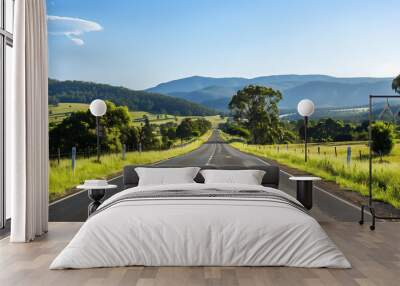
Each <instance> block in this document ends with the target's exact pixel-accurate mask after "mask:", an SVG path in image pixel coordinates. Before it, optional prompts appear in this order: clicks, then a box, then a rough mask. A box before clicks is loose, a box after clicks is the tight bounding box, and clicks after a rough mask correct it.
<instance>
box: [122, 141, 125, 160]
mask: <svg viewBox="0 0 400 286" xmlns="http://www.w3.org/2000/svg"><path fill="white" fill-rule="evenodd" d="M125 157H126V144H124V145H122V160H125Z"/></svg>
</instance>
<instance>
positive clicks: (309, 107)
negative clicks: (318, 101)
mask: <svg viewBox="0 0 400 286" xmlns="http://www.w3.org/2000/svg"><path fill="white" fill-rule="evenodd" d="M297 111H298V112H299V114H300V115H301V116H311V115H312V114H313V113H314V103H313V102H312V101H311V100H309V99H303V100H300V102H299V104H297Z"/></svg>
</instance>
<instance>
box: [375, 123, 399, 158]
mask: <svg viewBox="0 0 400 286" xmlns="http://www.w3.org/2000/svg"><path fill="white" fill-rule="evenodd" d="M371 128H372V129H371V135H372V138H371V139H372V145H371V147H372V151H374V153H375V154H377V155H380V156H384V155H388V154H390V152H391V151H392V149H393V146H394V138H395V133H394V127H393V125H392V124H391V123H387V122H384V121H377V122H375V123H374V124H373V125H372V127H371Z"/></svg>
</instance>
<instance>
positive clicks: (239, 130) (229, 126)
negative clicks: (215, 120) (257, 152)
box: [220, 123, 250, 139]
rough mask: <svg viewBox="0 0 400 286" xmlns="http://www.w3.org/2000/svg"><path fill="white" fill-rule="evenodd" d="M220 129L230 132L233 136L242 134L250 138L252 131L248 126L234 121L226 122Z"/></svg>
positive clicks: (241, 135)
mask: <svg viewBox="0 0 400 286" xmlns="http://www.w3.org/2000/svg"><path fill="white" fill-rule="evenodd" d="M220 129H221V130H222V131H224V132H225V133H228V134H230V135H233V136H240V137H243V138H245V139H249V138H250V132H249V130H247V129H246V128H243V127H240V126H238V125H236V124H233V123H224V124H221V125H220Z"/></svg>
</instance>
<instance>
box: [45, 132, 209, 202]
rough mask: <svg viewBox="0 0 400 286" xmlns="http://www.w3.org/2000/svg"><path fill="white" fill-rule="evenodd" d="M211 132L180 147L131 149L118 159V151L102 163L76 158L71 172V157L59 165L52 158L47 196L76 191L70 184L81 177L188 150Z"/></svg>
mask: <svg viewBox="0 0 400 286" xmlns="http://www.w3.org/2000/svg"><path fill="white" fill-rule="evenodd" d="M210 135H211V131H209V132H207V133H206V134H204V135H203V136H201V137H200V138H199V139H197V140H195V141H193V142H191V143H189V144H187V145H185V146H183V147H176V148H172V149H169V150H165V151H147V152H142V153H139V152H130V153H127V154H126V159H125V160H122V159H121V155H120V154H119V155H117V154H115V155H105V156H102V157H101V163H97V162H95V158H94V157H93V158H88V159H77V161H76V167H75V172H74V173H73V172H72V170H71V160H70V159H63V160H61V161H60V164H59V165H58V164H57V161H51V162H50V186H49V199H50V201H54V200H57V199H59V198H61V197H64V196H66V195H68V194H71V193H73V192H75V191H76V190H75V189H73V188H74V187H75V186H76V185H78V184H80V183H82V182H83V181H84V180H87V179H96V178H97V179H101V178H104V179H107V178H110V177H112V176H113V175H115V174H117V173H119V172H121V170H122V168H123V167H124V166H125V165H129V164H150V163H154V162H157V161H161V160H165V159H169V158H172V157H175V156H179V155H182V154H185V153H188V152H191V151H193V150H195V149H197V148H199V147H200V146H201V145H202V144H203V143H204V142H206V141H207V139H208V138H209V137H210Z"/></svg>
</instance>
